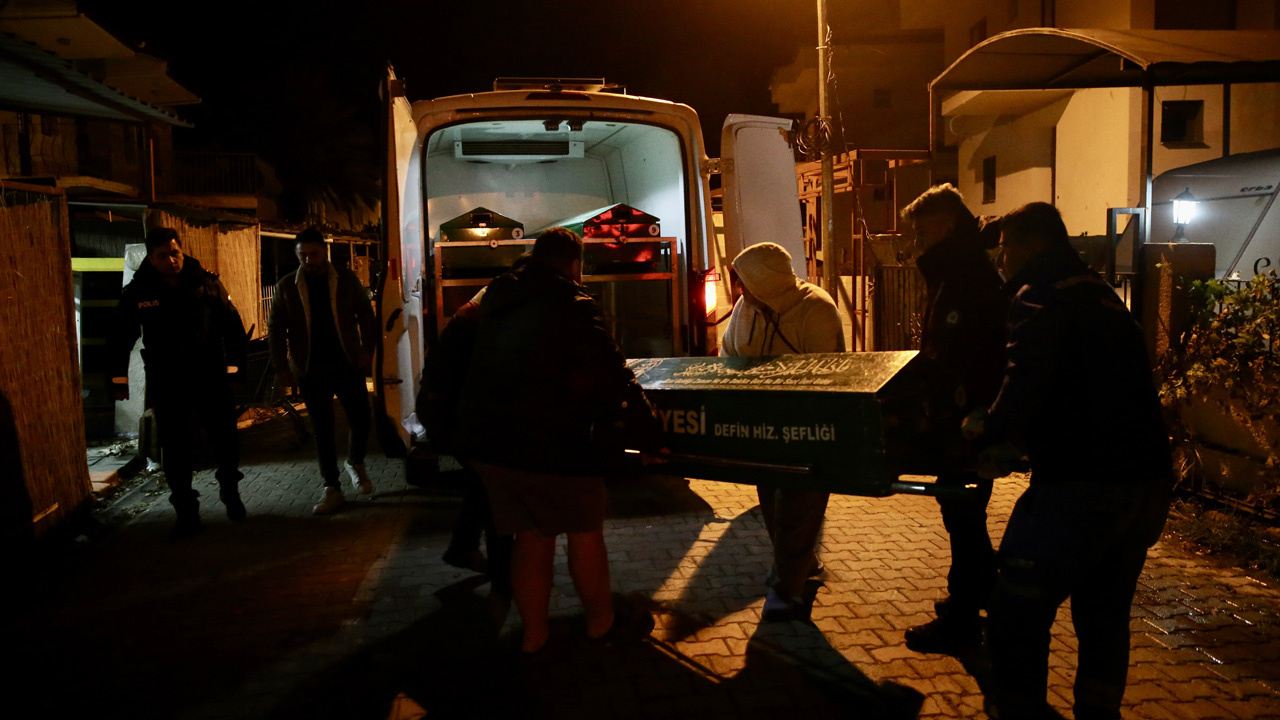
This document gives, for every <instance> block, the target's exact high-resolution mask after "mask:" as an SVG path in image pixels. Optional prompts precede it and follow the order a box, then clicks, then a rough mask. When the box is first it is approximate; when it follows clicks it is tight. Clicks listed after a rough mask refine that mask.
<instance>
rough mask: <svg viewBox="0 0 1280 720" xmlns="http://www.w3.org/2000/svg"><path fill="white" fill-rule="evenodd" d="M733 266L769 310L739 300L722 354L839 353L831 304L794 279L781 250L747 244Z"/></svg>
mask: <svg viewBox="0 0 1280 720" xmlns="http://www.w3.org/2000/svg"><path fill="white" fill-rule="evenodd" d="M733 267H734V270H736V271H737V273H738V277H739V278H741V280H742V284H743V285H745V286H746V287H747V289H748V290H750V291H751V294H752V295H754V296H755V297H756V298H757V299H758V300H760V301H761V302H763V303H765V304H766V305H768V308H769V309H768V310H767V311H763V310H761V309H758V308H756V307H755V306H753V305H752V304H750V303H748V302H747V301H746V299H745V298H739V299H738V302H737V304H735V305H734V306H733V314H732V315H731V316H730V318H729V327H728V328H727V329H726V330H725V333H724V340H723V342H722V343H721V345H720V354H721V355H791V354H797V353H830V352H844V349H845V344H844V332H843V330H842V328H841V325H840V314H839V313H838V312H837V311H836V304H835V302H834V301H832V299H831V296H830V295H828V294H827V292H826V291H825V290H823V289H822V288H820V287H818V286H817V285H813V284H810V283H807V282H804V281H802V280H800V279H799V278H797V277H796V275H795V271H793V270H792V269H791V255H790V254H789V253H787V251H786V250H785V249H783V248H782V247H781V246H779V245H775V244H774V243H760V244H758V245H752V246H751V247H749V248H747V249H746V250H743V251H742V252H741V253H740V254H739V255H738V257H737V258H735V259H734V261H733Z"/></svg>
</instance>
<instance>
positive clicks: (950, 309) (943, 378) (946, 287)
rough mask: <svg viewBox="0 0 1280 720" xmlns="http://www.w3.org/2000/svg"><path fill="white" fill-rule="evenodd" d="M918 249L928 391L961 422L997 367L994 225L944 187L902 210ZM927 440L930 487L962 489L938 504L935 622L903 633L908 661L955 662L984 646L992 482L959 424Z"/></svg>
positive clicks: (1000, 306)
mask: <svg viewBox="0 0 1280 720" xmlns="http://www.w3.org/2000/svg"><path fill="white" fill-rule="evenodd" d="M902 218H903V220H905V221H907V222H908V223H910V224H911V226H912V229H913V230H914V232H915V237H916V243H917V245H918V246H919V248H920V249H921V250H922V253H921V255H920V256H919V257H918V258H917V260H916V265H917V267H919V268H920V274H921V275H923V276H924V282H925V290H926V293H927V297H928V300H927V302H926V305H925V310H924V319H923V323H922V325H923V332H922V333H921V338H920V354H921V355H922V356H924V357H927V358H930V359H932V360H933V361H935V362H936V363H937V365H938V367H939V369H940V375H939V382H938V386H937V387H936V388H934V394H935V397H936V399H937V402H936V405H935V406H936V408H937V409H938V410H939V412H940V414H941V416H942V417H943V418H949V419H960V418H963V417H964V416H965V415H967V414H968V413H969V412H971V411H973V410H975V409H979V408H987V407H990V405H991V402H992V401H993V400H995V397H996V392H997V391H998V390H999V388H1000V379H1001V377H1002V375H1003V373H1004V364H1005V316H1006V314H1007V312H1008V308H1009V300H1008V298H1007V297H1006V296H1005V294H1004V291H1003V289H1002V286H1003V283H1002V281H1001V280H1000V275H999V273H997V272H996V268H995V265H994V264H993V263H992V262H991V258H990V257H989V256H988V255H987V252H986V248H987V247H994V246H995V244H996V242H998V241H999V235H998V230H997V232H992V230H993V229H997V228H998V223H988V224H987V225H983V224H982V223H980V222H979V220H978V218H976V217H974V216H973V213H971V212H969V209H968V208H967V207H965V204H964V198H963V197H961V195H960V192H959V191H957V190H956V189H955V188H954V187H952V186H951V185H950V184H944V185H938V186H935V187H932V188H929V189H928V190H926V191H925V192H924V193H923V194H922V195H920V197H918V198H916V199H915V200H914V201H912V203H911V204H910V205H908V206H907V207H906V208H903V210H902ZM940 422H941V423H943V424H945V427H937V428H935V432H934V434H933V435H932V437H931V440H932V441H933V442H934V444H935V445H936V448H935V451H937V454H938V457H939V459H940V462H941V464H942V467H941V468H940V469H939V473H938V484H939V485H941V486H946V487H950V488H955V489H959V488H966V487H967V488H969V489H970V491H969V493H968V494H965V495H954V496H951V495H940V496H938V506H939V508H940V509H941V511H942V525H943V527H944V528H945V529H946V531H947V535H948V537H949V538H950V541H951V568H950V570H949V571H948V572H947V593H948V597H947V598H946V599H943V600H939V601H938V602H936V603H934V607H935V609H936V611H937V617H936V618H934V619H933V620H930V621H929V622H927V623H924V624H922V625H919V626H917V627H913V628H910V629H909V630H907V632H906V641H907V647H909V648H911V649H912V650H915V651H916V652H925V653H956V652H960V651H963V650H965V649H967V648H973V647H976V646H978V645H980V644H981V643H982V626H981V620H980V612H981V610H982V608H985V607H986V606H987V600H988V599H989V598H990V596H991V590H992V588H993V587H995V582H996V555H995V550H994V549H993V548H992V546H991V536H990V535H989V534H988V532H987V503H988V502H989V501H990V500H991V487H992V482H991V481H990V480H987V479H984V478H981V477H978V475H976V474H975V473H974V472H973V471H971V470H969V469H968V467H967V466H969V465H971V464H972V463H973V458H972V457H971V451H969V449H968V444H967V443H966V442H965V441H964V440H963V438H962V437H961V435H960V428H959V422H949V421H948V420H945V419H944V420H941V421H940Z"/></svg>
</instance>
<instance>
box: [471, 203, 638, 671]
mask: <svg viewBox="0 0 1280 720" xmlns="http://www.w3.org/2000/svg"><path fill="white" fill-rule="evenodd" d="M581 277H582V240H581V238H579V237H578V236H577V234H576V233H574V232H573V231H571V230H567V229H565V228H552V229H550V230H547V231H546V232H544V233H543V234H542V235H541V236H539V237H538V240H537V242H536V243H535V245H534V249H533V255H532V257H531V258H530V260H529V264H528V266H527V267H526V268H525V269H524V270H522V271H520V272H518V273H507V274H505V275H502V276H500V277H498V278H496V279H495V280H494V281H493V282H492V283H490V284H489V287H488V290H487V291H486V292H485V295H484V299H483V300H482V301H481V303H480V308H481V311H482V312H483V314H484V320H483V322H481V324H480V328H479V334H478V336H477V338H476V346H475V351H474V354H473V356H472V360H471V367H470V370H469V371H468V373H467V379H466V383H465V384H464V386H463V388H462V397H461V401H460V404H459V407H460V410H459V430H458V436H457V440H458V448H459V450H460V452H462V454H464V455H465V456H466V457H467V458H468V459H470V460H471V461H472V464H473V466H474V467H475V469H476V471H477V472H479V473H480V476H481V478H482V479H483V480H484V484H485V489H486V490H487V491H488V493H489V500H490V502H491V504H492V507H493V515H494V522H495V524H496V526H497V530H498V532H500V533H503V534H514V535H515V536H516V543H515V549H514V554H513V557H512V568H511V581H512V585H513V591H514V600H515V604H516V608H517V610H519V612H520V617H521V619H522V620H523V622H524V639H523V643H522V650H523V651H524V652H526V653H533V652H537V651H539V650H540V649H541V648H542V647H543V646H544V645H545V644H546V642H547V639H548V637H549V628H548V623H547V621H548V611H549V602H550V594H551V584H552V579H553V563H554V560H555V551H556V536H557V535H560V534H567V535H568V556H569V574H570V575H571V576H572V578H573V584H574V588H575V589H576V590H577V591H578V596H579V597H580V598H581V600H582V606H583V609H584V610H585V612H586V616H587V622H586V624H587V636H588V637H589V638H592V639H601V638H610V637H619V636H625V637H639V636H644V635H647V634H648V632H649V630H651V629H652V627H653V620H652V618H651V617H649V616H648V614H647V613H644V614H643V615H636V616H634V617H628V616H627V614H618V613H615V608H614V606H613V602H612V599H611V596H610V590H609V587H610V582H609V562H608V555H607V551H606V548H605V544H604V532H603V531H604V511H605V504H606V496H605V487H604V478H603V475H604V474H605V472H606V471H607V470H608V469H609V468H610V467H611V466H612V464H613V462H614V461H616V459H617V456H618V455H619V454H620V452H621V450H622V442H623V441H622V439H621V438H622V437H623V435H622V433H623V432H626V433H629V434H630V438H629V439H630V441H631V442H628V443H627V444H630V445H631V446H632V447H637V448H640V449H642V450H656V449H659V446H660V444H661V440H660V434H661V428H660V426H659V425H658V422H657V420H656V419H655V418H654V416H653V413H652V410H651V409H650V407H649V403H648V401H647V400H646V399H645V397H644V393H643V391H642V390H641V389H640V385H639V383H637V382H636V379H635V375H634V374H633V373H632V372H631V369H630V368H628V367H627V364H626V361H625V359H624V358H623V356H622V352H621V351H620V350H619V349H618V345H617V343H616V342H614V339H613V337H612V336H611V335H610V334H609V330H608V328H607V327H606V325H605V321H604V318H603V313H602V312H601V310H600V306H599V305H598V304H597V303H596V301H595V300H594V299H592V298H591V296H590V295H588V294H587V293H586V290H585V288H583V287H582V286H581V285H580V284H578V281H579V280H580V279H581ZM646 621H647V622H646Z"/></svg>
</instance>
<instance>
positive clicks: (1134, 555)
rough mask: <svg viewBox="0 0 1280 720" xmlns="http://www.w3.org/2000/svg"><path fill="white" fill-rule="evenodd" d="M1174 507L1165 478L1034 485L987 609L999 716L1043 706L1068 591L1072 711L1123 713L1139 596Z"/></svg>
mask: <svg viewBox="0 0 1280 720" xmlns="http://www.w3.org/2000/svg"><path fill="white" fill-rule="evenodd" d="M1168 510H1169V494H1168V486H1167V484H1165V483H1155V482H1152V483H1141V484H1137V485H1105V484H1100V483H1062V484H1056V485H1042V486H1037V485H1035V480H1034V478H1033V480H1032V486H1031V488H1030V489H1028V490H1027V491H1026V492H1025V493H1024V494H1023V495H1022V497H1021V498H1019V499H1018V503H1017V505H1016V506H1015V507H1014V510H1013V514H1012V515H1011V516H1010V518H1009V526H1008V528H1007V529H1006V530H1005V534H1004V540H1003V541H1002V542H1001V543H1000V555H999V557H1000V579H999V581H998V582H997V583H996V590H995V593H994V594H993V596H992V598H991V607H990V609H989V615H990V635H989V641H990V644H991V658H992V674H993V678H994V680H995V688H994V693H995V694H994V700H995V702H996V706H997V708H998V710H999V712H1000V718H1001V720H1019V719H1020V718H1041V717H1044V715H1045V713H1046V712H1047V710H1048V704H1047V702H1046V700H1045V692H1046V686H1047V684H1048V674H1049V631H1050V628H1051V627H1052V626H1053V621H1054V617H1055V616H1056V614H1057V611H1058V606H1059V605H1061V604H1062V603H1063V602H1064V601H1065V600H1066V599H1067V598H1068V597H1070V598H1071V622H1072V624H1073V625H1074V626H1075V631H1076V640H1077V641H1078V644H1079V663H1078V670H1077V672H1076V681H1075V688H1074V691H1075V707H1074V710H1075V717H1076V718H1077V719H1078V720H1095V719H1100V718H1106V719H1107V720H1117V719H1118V718H1119V717H1120V702H1121V699H1122V698H1123V697H1124V688H1125V678H1126V675H1127V673H1128V671H1129V614H1130V606H1131V604H1132V603H1133V593H1134V589H1135V588H1136V587H1137V583H1138V576H1139V575H1140V574H1141V572H1142V566H1143V564H1144V563H1145V562H1146V557H1147V548H1148V547H1150V546H1151V545H1152V544H1153V543H1154V542H1155V541H1156V540H1157V539H1159V537H1160V531H1161V529H1162V528H1163V527H1164V521H1165V516H1166V515H1167V514H1168Z"/></svg>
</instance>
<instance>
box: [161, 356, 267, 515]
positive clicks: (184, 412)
mask: <svg viewBox="0 0 1280 720" xmlns="http://www.w3.org/2000/svg"><path fill="white" fill-rule="evenodd" d="M147 396H148V398H149V399H150V400H151V407H152V410H153V411H154V412H155V415H156V428H157V430H158V432H159V433H160V452H161V462H162V464H163V465H164V477H165V480H166V481H167V482H168V483H169V502H171V503H173V505H174V506H175V507H181V508H183V509H186V508H190V507H192V506H194V505H195V504H196V503H198V502H199V501H198V500H197V499H196V498H197V497H198V495H197V493H196V492H195V490H193V489H192V488H191V476H192V474H193V473H194V471H195V457H196V452H195V448H196V443H198V442H199V441H200V430H201V429H203V430H204V432H205V435H206V436H207V437H208V439H209V445H210V446H211V448H212V450H213V455H214V459H215V460H216V462H217V471H216V472H215V477H217V479H218V485H219V486H220V487H221V488H227V489H232V490H234V489H235V488H236V485H237V484H238V483H239V482H240V479H241V478H243V477H244V475H243V474H242V473H241V472H240V439H239V437H238V436H237V434H236V411H235V403H234V402H233V401H232V399H231V388H230V385H229V383H228V382H227V378H226V376H225V375H220V376H217V377H200V376H198V375H189V376H185V377H182V378H173V377H168V376H166V375H164V374H161V373H156V372H148V373H147Z"/></svg>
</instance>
